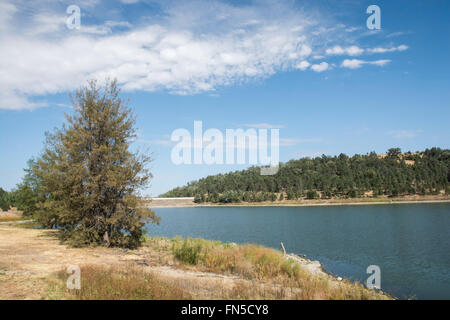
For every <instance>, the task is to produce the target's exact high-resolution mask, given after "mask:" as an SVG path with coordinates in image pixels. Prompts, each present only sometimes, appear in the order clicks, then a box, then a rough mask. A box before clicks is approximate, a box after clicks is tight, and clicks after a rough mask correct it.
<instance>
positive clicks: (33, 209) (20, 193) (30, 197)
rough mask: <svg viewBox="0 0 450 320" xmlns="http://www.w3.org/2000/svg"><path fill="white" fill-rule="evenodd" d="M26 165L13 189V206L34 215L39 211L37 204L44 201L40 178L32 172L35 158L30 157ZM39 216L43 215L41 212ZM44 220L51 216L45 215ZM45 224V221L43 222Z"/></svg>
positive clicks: (26, 213)
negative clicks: (20, 179) (20, 180)
mask: <svg viewBox="0 0 450 320" xmlns="http://www.w3.org/2000/svg"><path fill="white" fill-rule="evenodd" d="M27 165H28V167H27V168H26V169H25V170H24V171H25V176H24V177H23V179H22V182H21V183H19V184H18V185H17V188H16V190H14V192H13V194H14V201H13V203H14V206H15V207H16V208H17V209H18V210H20V211H22V214H23V215H24V216H33V215H36V218H37V217H39V215H38V214H37V213H38V211H39V206H40V204H42V203H43V202H44V201H45V197H44V194H43V193H42V192H41V190H40V180H39V178H38V177H37V176H36V174H35V173H34V169H35V167H36V162H35V160H33V159H31V160H29V161H28V163H27ZM41 216H44V214H42V215H41ZM46 220H52V218H50V217H47V219H46ZM45 224H46V225H47V223H45Z"/></svg>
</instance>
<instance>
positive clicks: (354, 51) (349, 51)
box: [325, 46, 364, 56]
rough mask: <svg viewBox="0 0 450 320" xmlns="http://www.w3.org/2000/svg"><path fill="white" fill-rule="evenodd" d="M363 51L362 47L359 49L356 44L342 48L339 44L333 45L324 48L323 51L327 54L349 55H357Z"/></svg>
mask: <svg viewBox="0 0 450 320" xmlns="http://www.w3.org/2000/svg"><path fill="white" fill-rule="evenodd" d="M363 52H364V49H361V48H360V47H358V46H350V47H346V48H343V47H341V46H334V47H332V48H328V49H327V50H325V53H326V54H328V55H344V54H346V55H349V56H359V55H360V54H362V53H363Z"/></svg>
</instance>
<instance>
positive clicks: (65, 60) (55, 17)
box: [0, 0, 400, 109]
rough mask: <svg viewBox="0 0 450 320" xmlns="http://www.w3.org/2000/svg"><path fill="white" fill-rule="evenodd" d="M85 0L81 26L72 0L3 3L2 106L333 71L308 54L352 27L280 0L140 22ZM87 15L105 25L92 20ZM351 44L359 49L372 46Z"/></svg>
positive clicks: (218, 5) (198, 6)
mask: <svg viewBox="0 0 450 320" xmlns="http://www.w3.org/2000/svg"><path fill="white" fill-rule="evenodd" d="M122 2H127V3H131V2H136V1H130V0H124V1H122ZM76 3H77V4H79V5H80V7H81V8H82V14H83V15H82V21H81V29H80V30H68V29H67V27H66V25H65V22H66V19H67V15H66V13H65V11H64V10H63V12H61V10H60V9H61V4H62V7H64V6H65V5H66V4H71V3H70V1H68V0H67V1H63V0H61V1H60V2H58V4H56V3H55V2H53V1H50V0H47V2H45V6H44V5H42V4H41V3H35V2H28V1H24V0H16V1H14V4H13V2H12V0H3V1H2V2H1V3H0V48H1V50H0V70H2V72H1V73H0V109H25V108H29V109H32V108H36V107H40V106H44V105H46V103H45V101H40V100H42V98H41V97H42V96H45V95H49V94H56V93H61V92H67V91H72V90H74V89H76V88H78V87H79V86H81V85H83V84H85V81H86V80H87V79H100V80H102V79H104V78H105V77H107V76H109V77H116V78H117V79H118V80H119V82H120V84H121V85H122V87H123V89H124V90H125V91H132V90H143V91H155V90H167V91H168V92H170V93H173V94H195V93H199V92H205V91H214V90H215V89H216V88H218V87H220V86H228V85H233V84H239V83H242V82H245V81H248V80H251V79H261V78H266V77H269V76H271V75H273V74H275V73H277V72H283V71H289V70H293V69H299V70H307V69H309V68H311V70H313V71H316V72H323V71H325V70H328V69H330V68H331V67H332V65H329V64H328V63H327V62H321V63H318V64H313V65H312V66H311V64H310V62H308V61H307V59H308V60H309V59H310V57H315V58H316V59H318V58H319V55H320V54H321V53H322V52H323V45H324V44H328V43H333V39H334V38H335V35H337V34H338V33H339V32H341V33H342V32H343V33H344V34H345V36H346V37H350V36H351V35H350V34H349V33H348V32H345V31H344V29H343V28H346V26H344V25H340V27H339V28H338V27H336V26H328V24H330V22H328V19H324V18H323V17H321V16H320V15H319V14H318V13H314V14H307V12H306V11H302V10H297V9H295V8H294V6H293V5H292V4H291V3H282V4H280V3H278V2H275V1H270V0H267V1H263V2H256V4H253V5H251V6H247V5H245V6H240V5H231V4H227V3H223V2H219V1H217V0H212V1H209V2H208V6H205V5H204V3H203V2H198V1H189V2H184V1H180V2H172V1H168V2H167V1H160V2H159V4H160V7H161V10H162V13H158V14H157V15H155V16H151V17H147V18H146V19H142V20H136V21H131V22H128V21H124V18H123V17H122V16H121V15H120V13H117V10H116V9H117V8H113V9H114V10H112V12H113V13H112V14H111V15H108V14H106V13H105V12H106V10H103V9H104V6H106V4H108V5H109V2H106V1H103V2H102V3H100V1H99V0H79V1H78V2H76ZM100 4H101V5H102V7H101V10H100ZM52 6H53V7H52ZM18 8H20V10H19V9H18ZM23 8H27V10H26V14H25V13H23V12H22V11H23V10H22V9H23ZM43 8H45V9H43ZM43 10H45V11H43ZM90 10H91V11H90ZM86 16H91V17H95V18H98V16H101V17H102V18H104V19H103V20H102V19H100V18H99V19H98V21H104V22H100V23H98V24H88V23H87V22H85V20H86V19H85V18H84V17H86ZM337 39H338V40H339V41H341V40H342V38H339V37H338V38H337ZM333 50H335V51H336V50H337V52H339V49H338V48H335V49H333ZM342 50H344V52H345V53H346V54H348V55H358V54H360V52H361V50H363V49H361V48H359V47H358V46H351V47H346V48H342ZM399 50H400V49H399ZM319 61H320V60H319Z"/></svg>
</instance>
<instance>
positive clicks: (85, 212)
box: [33, 81, 158, 247]
mask: <svg viewBox="0 0 450 320" xmlns="http://www.w3.org/2000/svg"><path fill="white" fill-rule="evenodd" d="M72 104H73V107H74V112H73V114H72V115H66V119H67V124H64V125H63V127H62V128H61V129H57V130H56V131H55V132H54V133H52V134H47V140H46V144H45V150H44V152H43V154H42V156H41V157H40V158H39V159H38V160H37V161H36V165H35V166H34V167H33V172H34V175H35V176H36V178H37V179H38V180H39V182H40V188H41V190H40V191H41V192H42V194H43V195H44V201H43V202H42V203H41V204H40V208H39V211H38V214H37V218H38V220H39V218H41V219H40V220H41V222H42V223H44V224H46V225H47V226H50V227H51V226H58V227H59V228H60V230H61V233H60V234H61V237H62V238H63V240H66V241H68V242H70V243H72V244H74V245H77V246H81V245H89V244H93V243H94V244H102V243H103V244H105V245H107V246H125V247H136V246H138V245H139V244H140V242H141V241H142V236H143V234H144V231H145V230H144V225H145V223H151V222H158V218H157V217H156V216H155V214H154V212H153V211H151V210H150V209H148V208H145V206H144V204H143V203H142V200H141V199H140V197H138V191H139V190H140V189H141V188H142V187H144V186H145V185H146V184H147V183H148V181H149V179H150V178H151V173H150V172H149V171H148V169H147V164H148V163H149V162H150V161H151V159H150V157H149V156H147V155H144V154H139V153H133V152H131V151H130V150H129V147H130V143H131V142H132V141H133V140H134V138H135V137H136V132H135V128H134V124H135V118H134V116H133V113H132V110H131V109H130V108H129V107H128V103H127V102H124V101H123V100H122V99H121V98H120V97H119V89H118V87H117V82H116V81H107V82H106V84H105V85H104V86H101V87H100V86H99V85H97V82H96V81H89V83H88V85H87V86H86V87H83V88H81V89H80V90H78V91H77V92H76V94H75V96H74V98H73V99H72Z"/></svg>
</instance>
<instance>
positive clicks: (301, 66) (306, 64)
mask: <svg viewBox="0 0 450 320" xmlns="http://www.w3.org/2000/svg"><path fill="white" fill-rule="evenodd" d="M310 65H311V64H310V63H309V62H308V61H306V60H303V61H300V63H299V64H297V66H296V68H297V69H300V70H302V71H303V70H306V69H308V67H309V66H310Z"/></svg>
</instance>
